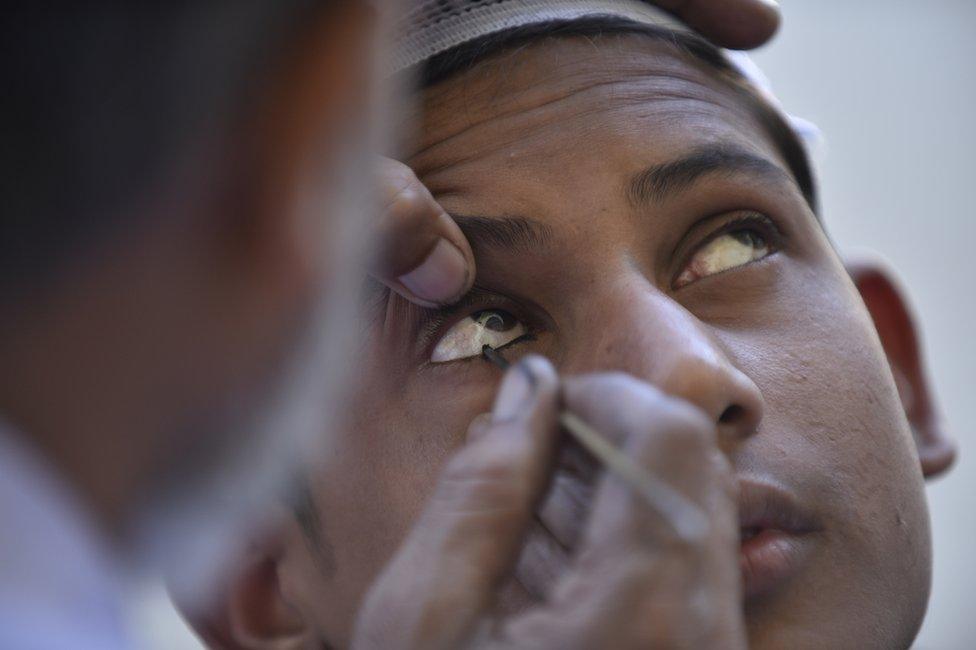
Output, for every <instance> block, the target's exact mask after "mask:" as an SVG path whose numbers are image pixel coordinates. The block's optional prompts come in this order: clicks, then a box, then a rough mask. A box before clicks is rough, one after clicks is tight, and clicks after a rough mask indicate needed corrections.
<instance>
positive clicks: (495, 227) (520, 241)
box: [451, 214, 552, 256]
mask: <svg viewBox="0 0 976 650" xmlns="http://www.w3.org/2000/svg"><path fill="white" fill-rule="evenodd" d="M451 218H452V219H454V221H455V222H457V225H458V227H460V228H461V232H463V233H464V236H465V237H467V238H468V242H470V243H471V248H472V250H473V251H474V253H475V256H477V255H478V252H479V250H481V251H483V250H484V249H486V248H505V249H510V250H513V251H524V250H527V249H532V248H536V247H539V246H545V245H546V244H547V243H549V241H550V240H551V239H552V228H551V227H549V226H548V225H547V224H544V223H542V222H540V221H536V220H534V219H526V218H525V217H486V216H472V215H463V214H452V215H451Z"/></svg>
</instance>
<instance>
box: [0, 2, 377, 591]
mask: <svg viewBox="0 0 976 650" xmlns="http://www.w3.org/2000/svg"><path fill="white" fill-rule="evenodd" d="M373 22H374V15H373V11H372V10H371V9H370V8H368V7H367V5H366V3H361V2H354V1H345V0H332V1H330V2H278V1H277V0H276V1H271V2H260V1H249V2H239V3H238V2H235V3H230V4H225V3H219V4H213V3H204V4H202V5H201V4H198V3H176V4H161V5H159V6H156V5H153V6H146V5H143V4H142V3H133V4H124V3H103V4H101V5H100V6H91V5H88V4H85V5H84V6H74V5H65V6H60V7H50V6H48V5H47V4H46V3H45V4H44V6H43V7H41V6H37V5H35V4H33V3H32V4H31V6H24V7H16V8H8V11H5V12H4V17H3V20H2V37H0V49H2V52H3V56H2V61H0V74H2V77H3V81H4V84H3V85H4V88H5V99H4V108H3V120H2V124H0V129H2V133H3V138H2V139H3V142H4V146H3V148H2V153H0V165H2V174H0V179H2V180H0V183H2V188H3V189H2V194H3V196H4V200H5V203H4V208H3V217H2V218H3V235H2V237H0V313H2V314H3V318H2V319H0V365H2V367H3V368H4V371H3V373H2V379H0V383H2V385H0V413H2V414H3V417H4V419H5V420H7V421H8V423H9V424H10V425H11V427H12V428H14V429H16V430H18V431H20V432H22V433H23V434H24V437H25V439H26V440H27V441H28V444H29V445H30V446H31V447H33V448H34V449H36V450H37V451H38V452H40V454H41V455H43V457H44V458H45V459H46V460H49V461H50V463H51V464H52V466H53V468H54V469H55V470H56V472H57V473H58V474H59V475H60V477H62V478H63V479H64V480H65V482H66V483H67V485H68V486H69V487H70V488H73V489H74V491H75V492H76V493H77V495H78V496H79V500H80V502H81V503H82V505H83V507H84V508H86V509H87V510H89V511H90V512H91V513H93V514H94V517H95V519H96V520H97V521H98V523H99V524H100V526H101V527H102V528H103V529H104V530H106V531H109V533H110V537H112V540H113V542H114V543H115V544H116V545H117V546H118V547H119V548H121V549H123V552H125V553H129V554H132V555H135V556H139V557H138V559H139V560H140V561H141V560H142V559H145V558H144V557H143V555H144V554H147V553H148V554H153V555H158V556H163V557H162V558H159V557H157V558H156V559H162V560H163V561H166V558H170V559H172V558H175V557H178V558H179V563H178V564H179V568H180V569H183V574H184V575H188V576H191V577H192V576H198V575H199V573H200V572H201V571H202V570H203V569H205V568H207V567H208V565H209V563H210V560H211V559H212V558H205V557H204V555H201V554H200V552H201V550H202V549H203V548H204V547H207V546H210V547H211V548H217V549H220V550H221V551H224V550H225V549H224V543H225V540H224V541H221V542H220V543H219V544H218V543H217V542H216V540H217V539H218V538H219V532H220V531H226V530H228V528H227V525H229V524H230V523H233V522H237V521H239V517H240V516H241V515H242V514H243V513H244V512H245V511H246V510H247V509H248V506H247V504H248V503H249V502H251V503H253V502H254V499H253V498H252V497H253V496H254V495H255V494H257V493H260V492H261V490H262V489H265V488H267V487H268V485H269V484H271V483H272V482H275V477H276V476H278V477H279V478H280V475H281V473H282V472H281V467H282V463H283V461H285V460H286V459H287V458H288V457H290V456H293V455H294V454H295V453H296V449H297V448H298V447H299V446H300V445H299V443H298V440H297V438H298V436H297V435H295V434H293V433H292V432H291V431H292V430H293V429H294V430H299V429H302V428H303V427H301V426H300V424H301V423H298V422H293V421H287V422H286V421H285V420H283V419H281V418H279V417H278V414H279V413H282V412H286V411H285V410H283V408H279V407H287V414H288V417H289V418H290V417H292V416H293V415H294V414H308V413H310V409H308V408H305V409H304V410H303V409H302V408H301V407H302V406H303V405H305V406H308V405H312V406H314V407H316V408H318V407H319V406H322V405H323V403H322V402H323V400H326V398H327V394H326V393H325V392H324V388H323V386H322V385H321V382H320V381H319V380H321V378H322V377H321V376H322V375H324V374H327V373H326V372H325V371H326V368H329V369H332V368H335V367H337V364H336V363H333V364H331V365H330V364H329V363H324V362H323V357H322V356H321V354H320V351H321V349H322V339H323V336H324V335H325V333H326V332H328V333H329V334H330V335H333V336H338V335H339V330H340V329H341V328H340V327H332V326H331V324H330V325H329V326H323V318H325V319H326V320H328V319H329V318H332V317H333V316H336V315H340V316H341V314H342V312H343V310H340V309H331V308H330V305H331V306H335V305H337V304H338V303H337V302H336V300H335V299H336V296H337V294H336V292H335V291H333V290H334V289H336V288H337V287H339V286H340V283H341V282H342V280H343V277H344V276H345V275H349V272H348V269H347V268H346V267H347V266H348V263H347V258H349V257H350V256H349V255H346V254H344V253H345V252H346V251H353V252H354V251H356V250H358V249H357V248H356V246H358V244H356V243H355V241H353V239H354V235H355V232H354V231H355V230H356V229H357V226H358V224H359V223H361V222H362V221H363V219H362V216H361V215H358V214H351V213H349V211H348V208H349V207H350V205H349V204H350V197H351V196H354V192H351V191H350V188H355V186H356V182H355V178H353V181H352V182H350V176H351V175H353V174H354V173H361V172H363V168H362V166H361V165H358V164H357V158H362V157H363V155H364V151H361V150H360V149H363V148H364V147H363V146H362V145H363V144H364V143H362V142H360V140H361V139H362V137H363V136H364V133H365V129H364V126H365V120H364V115H365V114H366V111H365V110H364V105H365V100H366V99H367V82H368V80H369V78H370V75H369V67H370V56H369V54H370V52H371V49H370V47H371V43H370V40H369V36H370V34H371V32H372V28H373ZM349 224H352V227H350V225H349ZM355 277H356V278H358V273H357V274H356V275H355ZM357 282H358V279H357ZM327 296H328V298H327ZM330 301H332V302H330ZM344 311H345V312H346V313H348V312H351V311H352V310H350V309H345V310H344ZM323 313H325V316H324V317H323V315H322V314H323ZM334 324H336V325H338V324H339V322H338V320H337V321H336V322H335V323H334ZM333 347H335V346H333ZM339 347H342V346H341V344H340V345H339ZM328 361H329V359H325V362H328ZM332 361H336V360H335V359H333V360H332ZM298 378H301V379H302V381H300V382H297V383H295V382H296V380H297V379H298ZM289 382H292V383H289ZM316 382H318V383H316ZM295 385H298V386H300V388H301V389H302V391H304V392H296V391H295V390H292V388H293V387H294V386H295ZM309 397H311V398H312V401H311V402H309V401H308V399H307V398H309ZM296 402H300V403H296ZM293 425H294V426H293ZM305 429H306V430H309V429H308V428H307V427H305ZM258 431H262V432H263V433H264V434H265V435H263V436H262V435H257V432H258ZM320 432H321V423H318V422H317V424H316V427H315V433H316V434H318V433H320ZM201 530H204V531H210V533H213V534H214V535H216V537H214V536H211V535H203V536H201V535H197V534H196V533H197V532H199V531H201ZM188 550H189V551H192V552H187V551H188Z"/></svg>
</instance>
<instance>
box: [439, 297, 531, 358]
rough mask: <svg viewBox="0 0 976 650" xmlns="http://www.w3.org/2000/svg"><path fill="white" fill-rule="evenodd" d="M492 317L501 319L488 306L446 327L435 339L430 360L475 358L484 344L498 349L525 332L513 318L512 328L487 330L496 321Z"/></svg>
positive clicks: (521, 324) (495, 323)
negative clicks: (487, 308) (443, 333)
mask: <svg viewBox="0 0 976 650" xmlns="http://www.w3.org/2000/svg"><path fill="white" fill-rule="evenodd" d="M495 319H501V316H499V314H498V312H497V311H494V310H490V309H489V310H485V311H481V312H478V313H477V314H472V315H471V316H469V317H468V318H465V319H464V320H462V321H461V322H459V323H458V324H457V325H455V326H454V327H452V328H451V329H450V330H448V331H447V333H446V334H445V335H444V336H443V337H442V338H441V340H440V341H438V342H437V345H436V346H435V347H434V351H433V352H432V353H431V355H430V360H431V361H432V362H433V363H444V362H446V361H457V360H459V359H467V358H469V357H476V356H478V355H479V354H481V349H482V348H483V347H484V346H486V345H490V346H491V347H493V348H498V347H501V346H503V345H506V344H508V343H511V342H512V341H514V340H515V339H517V338H519V337H520V336H524V335H525V334H526V333H527V332H528V328H526V326H525V325H524V324H523V323H522V322H521V321H518V320H515V322H514V324H513V325H512V327H510V328H509V329H507V330H504V331H499V330H497V329H491V328H490V327H489V324H494V325H497V323H498V321H497V320H495Z"/></svg>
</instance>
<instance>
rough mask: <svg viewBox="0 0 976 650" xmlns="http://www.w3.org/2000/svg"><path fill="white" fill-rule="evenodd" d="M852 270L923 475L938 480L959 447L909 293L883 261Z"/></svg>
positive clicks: (851, 264) (852, 265) (850, 265)
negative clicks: (941, 407)
mask: <svg viewBox="0 0 976 650" xmlns="http://www.w3.org/2000/svg"><path fill="white" fill-rule="evenodd" d="M846 266H847V271H848V273H849V274H850V276H851V278H852V279H853V280H854V285H855V286H856V287H857V289H858V291H860V293H861V297H862V298H863V299H864V304H865V305H866V306H867V308H868V312H869V313H870V314H871V318H872V319H873V320H874V325H875V327H876V328H877V330H878V336H879V337H880V339H881V345H882V347H884V351H885V354H886V355H887V356H888V363H889V364H890V365H891V372H892V374H893V375H894V377H895V384H896V385H897V387H898V395H899V397H901V402H902V404H903V405H904V407H905V415H906V416H907V417H908V422H909V424H911V426H912V432H913V434H914V436H915V445H916V447H917V448H918V457H919V460H920V461H921V464H922V473H923V474H924V475H925V477H926V478H932V477H935V476H938V475H940V474H942V473H943V472H945V471H946V470H947V469H948V468H949V467H950V466H951V465H952V463H953V461H954V460H955V457H956V447H955V444H954V442H953V441H952V439H951V438H950V437H949V436H948V434H947V433H946V431H945V428H944V425H943V422H942V418H941V417H940V413H939V411H938V406H937V404H936V401H935V395H934V393H933V390H932V388H933V387H932V385H931V383H930V382H929V379H928V373H927V372H926V368H925V364H924V361H923V359H922V351H921V347H920V345H919V333H918V330H917V328H916V326H915V322H914V320H913V318H912V313H911V310H910V309H909V307H908V304H907V299H906V297H905V294H904V292H903V291H902V289H901V287H900V286H899V285H898V283H897V282H896V281H895V279H894V276H893V274H892V273H891V272H890V271H889V270H888V269H887V268H886V267H885V265H884V264H882V263H881V262H878V261H874V260H856V261H853V260H848V261H847V264H846Z"/></svg>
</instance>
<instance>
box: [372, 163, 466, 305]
mask: <svg viewBox="0 0 976 650" xmlns="http://www.w3.org/2000/svg"><path fill="white" fill-rule="evenodd" d="M379 184H380V192H381V194H382V203H381V205H382V208H383V210H382V213H381V215H380V218H379V221H378V222H377V224H376V227H375V233H376V236H377V239H378V252H379V254H378V255H377V258H376V260H375V263H374V265H373V275H374V276H375V277H376V278H377V279H378V280H380V281H381V282H383V284H385V285H387V286H388V287H390V288H391V289H393V290H394V291H396V292H397V293H399V294H400V295H401V296H403V297H404V298H406V299H407V300H409V301H411V302H414V303H417V304H420V305H423V306H426V307H433V306H437V305H442V304H449V303H452V302H454V301H456V300H457V299H458V298H460V297H461V295H463V294H464V292H466V291H467V290H468V289H470V288H471V285H472V283H473V282H474V254H473V253H472V252H471V246H470V245H469V244H468V241H467V239H465V237H464V234H463V233H462V232H461V229H460V228H458V225H457V224H456V223H454V220H453V219H451V217H450V216H449V215H448V214H447V213H446V212H445V211H444V209H443V208H442V207H441V206H440V205H439V204H438V203H437V201H435V200H434V197H433V196H431V194H430V192H429V191H428V190H427V188H426V187H425V186H424V184H423V183H421V182H420V180H419V179H418V178H417V176H416V175H415V174H414V173H413V171H412V170H411V169H410V168H409V167H407V166H406V165H404V164H403V163H400V162H397V161H395V160H391V159H389V158H381V159H380V163H379Z"/></svg>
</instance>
